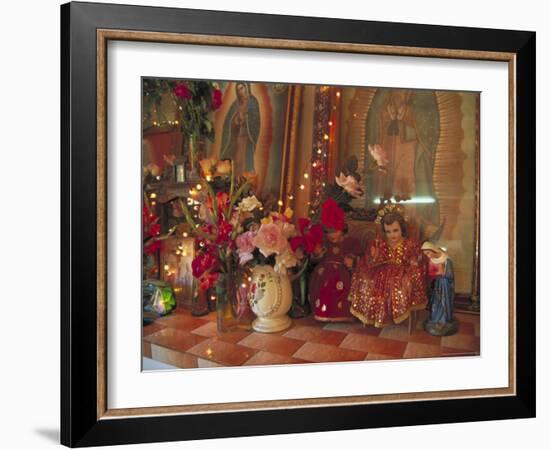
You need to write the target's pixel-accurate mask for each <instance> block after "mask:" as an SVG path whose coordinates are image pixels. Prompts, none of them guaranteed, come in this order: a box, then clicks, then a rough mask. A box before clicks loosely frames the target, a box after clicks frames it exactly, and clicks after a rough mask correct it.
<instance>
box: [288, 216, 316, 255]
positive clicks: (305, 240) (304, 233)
mask: <svg viewBox="0 0 550 450" xmlns="http://www.w3.org/2000/svg"><path fill="white" fill-rule="evenodd" d="M310 225H311V222H310V220H309V219H304V218H300V219H298V230H299V231H300V234H301V236H296V237H293V238H292V239H290V247H291V248H292V251H296V249H297V248H299V247H302V248H303V249H304V251H305V252H306V253H308V254H310V253H313V250H315V247H317V246H318V245H320V244H321V242H322V240H323V227H322V226H321V225H319V224H316V225H311V226H310Z"/></svg>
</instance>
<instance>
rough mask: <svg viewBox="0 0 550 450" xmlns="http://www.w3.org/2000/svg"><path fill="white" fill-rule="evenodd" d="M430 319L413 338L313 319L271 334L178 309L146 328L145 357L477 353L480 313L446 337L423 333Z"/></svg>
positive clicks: (184, 364)
mask: <svg viewBox="0 0 550 450" xmlns="http://www.w3.org/2000/svg"><path fill="white" fill-rule="evenodd" d="M427 316H428V312H427V311H418V312H417V314H416V321H415V324H414V325H415V326H414V329H413V330H412V333H410V334H409V331H408V323H407V322H404V323H401V324H397V325H392V326H388V327H385V328H382V329H381V328H375V327H372V326H364V325H363V324H361V323H360V322H354V323H325V322H318V321H316V320H315V319H314V318H313V317H312V316H309V317H304V318H301V319H293V321H292V327H290V328H289V329H287V330H283V331H280V332H277V333H273V334H268V333H258V332H255V331H235V332H228V333H223V332H218V330H217V325H216V313H215V312H212V313H209V314H208V315H205V316H202V317H193V316H192V315H191V314H190V312H189V311H187V310H184V309H179V310H177V311H176V312H175V313H174V314H171V315H169V316H166V317H163V318H160V319H157V320H156V321H155V322H153V323H152V324H149V325H146V326H144V327H143V356H146V357H149V358H152V359H155V360H157V361H160V362H163V363H166V364H170V365H173V366H175V367H178V368H196V367H199V368H207V367H220V366H222V367H223V366H241V365H247V366H254V365H261V366H264V365H272V364H277V365H280V364H311V363H324V362H338V361H342V362H344V361H363V360H364V361H375V360H390V359H402V358H405V359H412V358H432V357H451V356H452V357H461V356H477V355H479V353H480V337H479V334H480V322H479V315H476V314H467V313H458V314H456V319H457V321H458V323H459V324H458V332H457V334H455V335H453V336H444V337H439V336H431V335H430V334H428V333H426V332H425V331H424V328H423V322H424V320H425V319H426V317H427Z"/></svg>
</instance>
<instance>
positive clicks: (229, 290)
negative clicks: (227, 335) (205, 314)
mask: <svg viewBox="0 0 550 450" xmlns="http://www.w3.org/2000/svg"><path fill="white" fill-rule="evenodd" d="M236 297H237V287H236V285H235V278H234V277H233V276H232V274H225V273H220V276H219V278H218V282H217V283H216V322H217V325H218V331H236V330H238V329H239V323H238V321H237V318H236V316H235V308H234V305H235V303H236Z"/></svg>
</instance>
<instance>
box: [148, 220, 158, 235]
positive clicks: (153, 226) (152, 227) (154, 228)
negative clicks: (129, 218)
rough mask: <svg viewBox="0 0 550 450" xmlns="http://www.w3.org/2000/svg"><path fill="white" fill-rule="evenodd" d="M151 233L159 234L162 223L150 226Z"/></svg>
mask: <svg viewBox="0 0 550 450" xmlns="http://www.w3.org/2000/svg"><path fill="white" fill-rule="evenodd" d="M149 234H150V235H151V236H158V235H159V234H160V223H154V224H153V225H151V228H149Z"/></svg>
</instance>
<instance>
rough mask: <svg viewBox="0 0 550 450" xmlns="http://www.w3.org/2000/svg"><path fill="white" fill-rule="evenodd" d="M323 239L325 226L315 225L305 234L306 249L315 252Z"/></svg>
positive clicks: (307, 251)
mask: <svg viewBox="0 0 550 450" xmlns="http://www.w3.org/2000/svg"><path fill="white" fill-rule="evenodd" d="M322 241H323V227H322V226H321V225H319V224H316V225H313V226H312V227H311V228H310V229H309V232H308V233H305V234H304V250H305V252H306V253H313V250H315V247H317V246H318V245H320V244H321V242H322Z"/></svg>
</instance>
